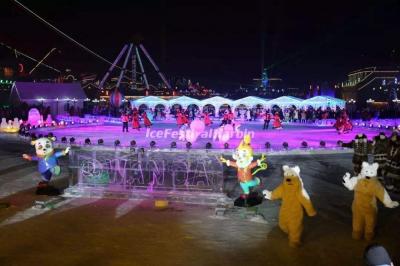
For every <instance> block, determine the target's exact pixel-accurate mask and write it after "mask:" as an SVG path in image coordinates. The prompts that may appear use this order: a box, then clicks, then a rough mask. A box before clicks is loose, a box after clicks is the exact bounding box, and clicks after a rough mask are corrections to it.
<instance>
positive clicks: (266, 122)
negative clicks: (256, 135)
mask: <svg viewBox="0 0 400 266" xmlns="http://www.w3.org/2000/svg"><path fill="white" fill-rule="evenodd" d="M270 121H271V114H270V113H269V112H268V111H265V113H264V127H263V129H268V128H269V122H270Z"/></svg>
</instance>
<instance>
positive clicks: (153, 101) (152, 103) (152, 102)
mask: <svg viewBox="0 0 400 266" xmlns="http://www.w3.org/2000/svg"><path fill="white" fill-rule="evenodd" d="M142 104H144V105H146V106H147V107H148V108H154V107H156V106H157V105H159V104H161V105H164V106H165V107H168V106H169V104H168V101H167V100H164V99H161V98H159V97H156V96H146V97H143V98H141V99H138V100H135V101H132V105H133V106H136V107H139V106H140V105H142Z"/></svg>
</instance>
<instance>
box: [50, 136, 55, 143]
mask: <svg viewBox="0 0 400 266" xmlns="http://www.w3.org/2000/svg"><path fill="white" fill-rule="evenodd" d="M48 139H49V140H51V141H52V142H54V141H56V137H48Z"/></svg>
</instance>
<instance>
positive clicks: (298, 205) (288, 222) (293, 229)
mask: <svg viewBox="0 0 400 266" xmlns="http://www.w3.org/2000/svg"><path fill="white" fill-rule="evenodd" d="M282 169H283V182H282V184H280V185H279V186H278V187H277V188H275V189H274V190H273V191H272V192H271V191H268V190H264V191H263V194H264V196H265V198H266V199H269V200H276V199H282V206H281V209H280V212H279V227H280V228H281V229H282V231H283V232H285V233H286V234H288V235H289V245H290V246H291V247H297V246H299V245H300V240H301V233H302V231H303V215H304V211H303V208H304V209H305V211H306V213H307V215H308V216H315V215H316V214H317V212H316V211H315V209H314V207H313V205H312V203H311V200H310V196H309V195H308V193H307V191H306V190H305V189H304V186H303V181H302V179H301V177H300V168H299V167H298V166H295V167H289V166H287V165H284V166H283V167H282Z"/></svg>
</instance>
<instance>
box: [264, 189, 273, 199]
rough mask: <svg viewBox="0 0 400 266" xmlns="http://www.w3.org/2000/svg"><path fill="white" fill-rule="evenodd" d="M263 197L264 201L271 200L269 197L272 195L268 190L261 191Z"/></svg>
mask: <svg viewBox="0 0 400 266" xmlns="http://www.w3.org/2000/svg"><path fill="white" fill-rule="evenodd" d="M262 193H263V195H264V198H266V199H269V200H270V199H271V196H272V193H271V191H269V190H263V192H262Z"/></svg>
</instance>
